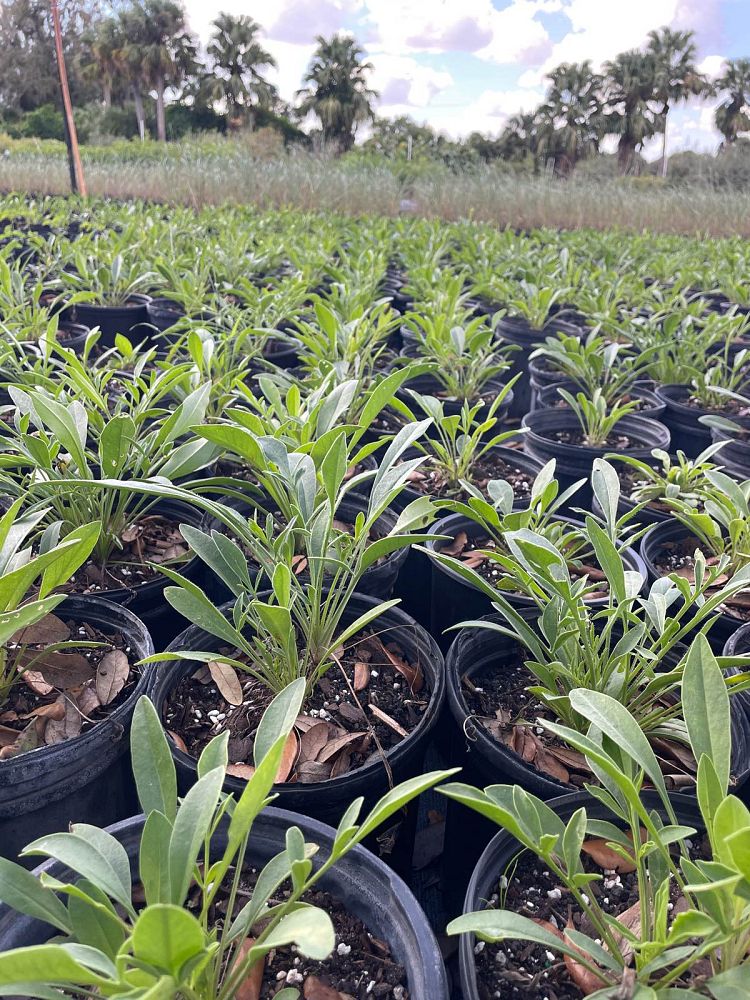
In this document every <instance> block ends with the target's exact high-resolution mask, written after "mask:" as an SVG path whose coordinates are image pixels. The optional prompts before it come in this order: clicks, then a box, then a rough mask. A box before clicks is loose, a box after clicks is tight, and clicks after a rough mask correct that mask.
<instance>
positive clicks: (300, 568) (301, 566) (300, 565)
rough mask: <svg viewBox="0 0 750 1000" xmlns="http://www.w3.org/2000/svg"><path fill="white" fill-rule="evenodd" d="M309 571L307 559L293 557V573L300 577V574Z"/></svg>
mask: <svg viewBox="0 0 750 1000" xmlns="http://www.w3.org/2000/svg"><path fill="white" fill-rule="evenodd" d="M306 569H307V559H306V558H305V557H304V556H293V557H292V572H293V573H294V574H295V575H296V576H299V575H300V573H304V572H305V570H306Z"/></svg>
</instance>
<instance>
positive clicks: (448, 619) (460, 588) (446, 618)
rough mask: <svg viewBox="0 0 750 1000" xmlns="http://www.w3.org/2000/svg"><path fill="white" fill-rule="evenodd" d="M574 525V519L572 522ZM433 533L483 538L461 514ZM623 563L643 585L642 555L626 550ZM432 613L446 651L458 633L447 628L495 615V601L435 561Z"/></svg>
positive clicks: (433, 547) (522, 603)
mask: <svg viewBox="0 0 750 1000" xmlns="http://www.w3.org/2000/svg"><path fill="white" fill-rule="evenodd" d="M571 523H573V522H572V519H571ZM431 530H432V531H433V533H434V534H436V535H447V536H448V537H449V538H455V537H456V536H457V535H458V533H459V532H460V531H465V532H466V534H467V535H468V537H469V539H474V538H477V537H481V536H482V529H481V528H480V527H479V526H478V525H477V523H476V522H475V521H471V520H469V518H467V517H464V516H463V515H462V514H449V515H448V516H447V517H444V518H441V519H440V520H439V521H436V522H435V524H434V525H433V526H432V528H431ZM446 544H449V543H445V542H427V543H426V546H425V548H427V549H428V551H430V552H435V551H438V552H439V551H440V549H441V548H442V547H444V546H445V545H446ZM623 560H624V562H625V564H626V567H627V569H631V570H636V571H637V572H639V573H640V574H641V575H642V577H643V579H644V583H645V580H646V577H647V572H646V567H645V565H644V564H643V561H642V560H641V558H640V556H639V554H638V553H637V552H636V551H635V550H634V549H626V550H625V551H624V552H623ZM431 562H432V588H431V593H432V613H431V625H432V628H431V631H432V634H433V635H434V636H435V638H436V639H437V641H438V643H439V645H440V647H441V649H442V650H443V651H444V652H445V650H446V649H447V648H448V646H449V645H450V643H451V642H452V641H453V636H454V634H455V633H453V632H448V633H447V634H446V631H445V630H446V629H449V628H451V627H452V626H454V625H457V624H459V623H460V622H463V621H473V620H474V619H476V618H483V617H484V616H485V615H488V614H491V613H492V610H493V608H492V602H491V601H490V599H489V598H488V597H487V596H485V594H484V593H483V592H482V591H481V590H479V589H477V588H476V587H474V586H472V585H471V584H470V583H468V582H467V581H466V580H464V578H463V577H462V576H460V575H459V574H458V573H457V572H456V570H455V569H453V568H452V567H451V566H445V565H443V564H442V563H440V562H438V561H437V559H432V560H431ZM503 595H504V597H505V598H506V599H507V600H508V601H509V602H510V603H511V604H512V605H513V606H514V607H515V608H517V609H518V610H523V609H526V608H531V607H534V605H533V603H532V601H531V599H530V598H528V597H525V596H524V595H523V594H514V593H512V592H511V591H503ZM606 600H607V599H606V598H601V599H598V600H594V601H591V607H592V608H595V607H599V606H600V605H604V604H605V603H606Z"/></svg>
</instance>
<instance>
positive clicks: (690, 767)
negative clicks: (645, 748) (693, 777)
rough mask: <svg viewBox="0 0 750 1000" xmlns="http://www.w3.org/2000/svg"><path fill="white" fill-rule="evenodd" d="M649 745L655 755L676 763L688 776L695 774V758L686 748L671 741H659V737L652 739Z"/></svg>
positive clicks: (696, 766) (696, 768)
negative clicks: (658, 754) (655, 752)
mask: <svg viewBox="0 0 750 1000" xmlns="http://www.w3.org/2000/svg"><path fill="white" fill-rule="evenodd" d="M651 743H652V745H653V747H654V749H655V750H656V751H657V753H659V752H660V753H661V754H662V755H663V756H665V757H667V758H669V759H671V760H673V761H677V762H678V763H679V764H681V765H682V766H683V767H684V768H685V770H686V771H687V772H688V773H689V774H695V773H696V772H697V770H698V765H697V764H696V761H695V756H694V755H693V753H692V752H691V751H690V750H688V748H687V747H684V746H680V744H679V743H676V742H673V741H672V740H664V739H661V737H659V736H655V737H653V738H652V740H651Z"/></svg>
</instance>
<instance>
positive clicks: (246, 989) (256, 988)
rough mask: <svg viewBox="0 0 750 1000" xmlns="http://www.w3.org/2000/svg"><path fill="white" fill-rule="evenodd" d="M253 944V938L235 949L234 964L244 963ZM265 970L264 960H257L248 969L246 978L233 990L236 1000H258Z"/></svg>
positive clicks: (246, 939)
mask: <svg viewBox="0 0 750 1000" xmlns="http://www.w3.org/2000/svg"><path fill="white" fill-rule="evenodd" d="M254 944H255V938H245V940H244V941H243V942H242V944H241V945H240V946H239V948H238V949H237V957H236V959H235V963H237V962H242V961H244V959H245V958H247V954H248V952H249V951H250V949H251V948H252V947H253V945H254ZM264 970H265V960H264V959H262V958H261V959H259V960H258V961H257V962H255V964H254V965H252V966H251V967H250V971H249V972H248V974H247V976H245V978H244V979H243V980H242V982H241V983H240V985H239V986H238V987H237V989H236V990H235V993H234V996H235V998H236V1000H259V997H260V991H261V989H262V987H263V972H264Z"/></svg>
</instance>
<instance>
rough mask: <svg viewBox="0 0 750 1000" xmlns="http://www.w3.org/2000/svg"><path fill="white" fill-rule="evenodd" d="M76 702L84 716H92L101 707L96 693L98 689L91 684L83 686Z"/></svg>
mask: <svg viewBox="0 0 750 1000" xmlns="http://www.w3.org/2000/svg"><path fill="white" fill-rule="evenodd" d="M76 701H77V703H78V710H79V711H80V712H81V714H82V715H86V716H90V715H91V714H92V713H93V712H95V711H96V710H97V708H99V707H100V706H101V702H100V701H99V696H98V695H97V693H96V687H95V686H94V685H93V684H91V683H90V682H89V683H87V684H84V685H83V687H82V688H81V690H80V691H79V692H78V694H77V695H76Z"/></svg>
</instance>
